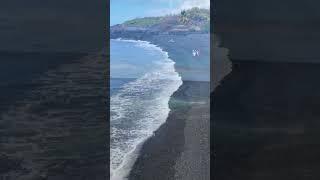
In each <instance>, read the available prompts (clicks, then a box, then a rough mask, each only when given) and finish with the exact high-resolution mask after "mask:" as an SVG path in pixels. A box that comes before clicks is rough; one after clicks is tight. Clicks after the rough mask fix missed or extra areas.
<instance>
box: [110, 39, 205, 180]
mask: <svg viewBox="0 0 320 180" xmlns="http://www.w3.org/2000/svg"><path fill="white" fill-rule="evenodd" d="M197 36H198V37H197ZM199 37H200V38H199ZM208 37H209V35H208V34H196V35H195V34H191V35H163V36H161V37H159V36H148V37H145V38H140V39H136V38H128V39H132V40H138V41H147V42H149V43H151V44H154V45H156V46H158V47H159V48H161V49H162V50H163V51H165V52H167V53H168V55H169V58H170V59H171V60H172V61H174V62H175V70H176V72H178V73H179V75H180V76H181V77H182V81H183V83H182V85H181V86H180V87H179V89H178V90H177V91H175V92H174V93H173V95H171V97H170V101H169V108H170V112H169V115H168V117H167V119H166V121H165V122H164V123H163V124H162V125H161V126H160V127H159V128H158V129H157V130H156V131H155V135H154V136H152V137H149V138H148V139H146V140H145V141H144V143H143V144H142V145H141V149H140V151H139V153H138V157H137V159H136V161H135V163H134V165H133V167H132V169H131V170H130V174H129V176H128V177H127V178H128V179H130V180H134V179H139V180H141V179H146V180H149V179H155V180H156V179H159V180H160V179H166V180H170V179H192V178H202V179H209V177H210V167H209V164H210V160H209V157H210V147H209V132H210V129H209V127H210V126H209V121H210V120H209V114H210V112H209V107H210V103H209V96H210V95H209V94H210V82H209V81H208V80H209V78H210V76H209V75H210V68H209V66H208V70H205V69H200V68H202V66H203V64H200V65H199V67H200V68H199V69H196V68H197V67H196V68H193V67H192V66H193V65H194V64H196V62H199V61H197V59H192V56H191V53H190V54H189V52H191V51H192V49H194V48H195V46H194V45H195V44H196V43H194V41H195V40H197V38H198V39H199V41H203V42H200V43H199V44H201V43H202V44H201V45H202V46H207V45H206V44H205V42H206V41H208V42H209V38H208ZM172 38H177V39H179V40H177V41H179V42H178V45H180V46H183V47H186V48H175V47H174V46H175V44H172V43H169V42H168V41H169V39H172ZM115 39H116V38H115ZM123 39H127V38H123ZM185 39H186V41H193V43H192V44H191V45H190V43H186V42H185ZM186 44H189V45H188V46H186ZM208 49H209V47H208ZM179 50H183V52H175V51H179ZM208 51H209V50H208ZM203 54H206V50H204V51H203ZM207 54H208V56H207V57H208V58H209V57H210V56H209V53H207ZM190 57H191V58H190ZM203 59H205V57H203ZM185 62H187V63H186V64H184V63H185ZM200 62H201V63H202V62H203V61H200ZM208 64H210V62H208ZM194 69H196V70H194ZM193 70H194V71H193ZM199 72H208V74H204V75H203V74H202V73H199ZM199 74H201V75H202V76H201V75H199ZM206 76H207V78H208V79H205V80H203V79H204V77H206ZM192 114H195V115H197V114H201V115H203V116H201V117H195V116H192ZM197 122H202V123H199V125H200V124H201V125H200V126H201V127H200V126H199V127H198V128H199V129H200V133H199V134H198V135H197V136H196V137H194V138H192V136H193V134H197V132H196V128H194V127H192V125H195V124H197ZM191 124H192V125H191ZM190 125H191V126H190ZM199 129H197V130H199ZM172 139H174V141H172ZM196 142H201V144H200V145H199V144H197V145H196V144H194V143H196ZM195 154H196V155H195ZM190 155H191V156H190ZM192 155H193V156H192ZM199 157H200V159H199ZM195 160H198V161H197V162H199V163H198V164H194V163H192V162H194V161H195ZM190 168H192V169H193V170H192V171H190ZM184 175H187V177H184Z"/></svg>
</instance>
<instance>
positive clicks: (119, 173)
mask: <svg viewBox="0 0 320 180" xmlns="http://www.w3.org/2000/svg"><path fill="white" fill-rule="evenodd" d="M115 41H122V42H130V43H134V45H136V46H139V47H141V48H145V49H150V50H153V51H158V52H159V53H162V54H163V56H164V57H163V59H162V61H161V62H158V65H159V67H158V68H156V70H153V71H151V72H148V73H146V74H145V75H144V76H142V77H140V78H138V79H137V80H135V81H133V82H130V83H128V84H126V85H125V86H124V87H123V89H122V90H121V91H120V92H119V93H117V94H116V95H115V96H112V97H111V111H114V112H118V114H117V115H116V116H114V117H113V118H111V132H112V133H111V138H113V139H117V138H119V137H122V136H128V142H121V141H119V142H117V143H118V145H119V147H113V149H111V161H113V162H111V163H114V164H117V163H118V164H117V167H116V168H115V169H112V166H114V164H111V165H110V167H111V168H110V172H111V179H112V180H124V179H127V176H128V175H129V173H130V171H131V168H132V166H133V165H134V162H135V161H136V159H137V157H138V155H139V151H140V149H141V146H142V144H143V143H144V142H145V141H146V140H147V139H148V138H149V137H151V136H152V135H153V132H154V131H156V130H157V129H158V128H159V127H160V126H161V125H162V124H163V123H164V122H165V121H166V119H167V117H168V114H169V112H170V108H169V104H168V103H169V100H170V97H171V95H172V94H173V93H174V92H175V91H176V90H178V88H179V87H180V86H181V85H182V80H181V77H180V75H179V74H178V73H177V72H176V71H175V68H174V64H175V62H174V61H172V60H171V59H170V58H169V56H168V53H167V52H165V51H163V50H162V49H161V48H160V47H158V46H156V45H154V44H151V43H150V42H148V41H140V40H138V41H136V40H122V39H116V40H115ZM150 93H153V94H154V95H155V97H153V98H152V99H144V97H145V96H147V95H148V94H150ZM134 108H137V109H141V108H146V109H145V112H144V113H143V114H142V115H143V116H141V117H139V119H136V120H135V121H134V123H136V124H135V125H136V127H135V129H131V130H129V131H126V132H122V131H121V128H120V129H119V128H118V129H117V128H116V127H112V124H117V123H119V124H121V120H123V119H125V118H126V116H128V115H129V114H133V113H136V111H135V109H134ZM137 109H136V110H137ZM118 121H119V122H118ZM122 123H123V122H122ZM130 138H131V139H130ZM120 139H121V138H120ZM121 148H122V149H121ZM119 157H120V158H119ZM117 158H118V159H117Z"/></svg>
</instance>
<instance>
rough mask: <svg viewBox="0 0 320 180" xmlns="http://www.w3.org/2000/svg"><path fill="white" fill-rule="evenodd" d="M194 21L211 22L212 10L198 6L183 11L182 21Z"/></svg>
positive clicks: (181, 14)
mask: <svg viewBox="0 0 320 180" xmlns="http://www.w3.org/2000/svg"><path fill="white" fill-rule="evenodd" d="M192 21H197V22H209V21H210V11H209V10H208V9H200V8H197V7H195V8H192V9H189V10H183V11H181V13H180V22H182V23H184V24H185V23H188V22H192Z"/></svg>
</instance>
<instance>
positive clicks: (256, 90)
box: [211, 0, 320, 180]
mask: <svg viewBox="0 0 320 180" xmlns="http://www.w3.org/2000/svg"><path fill="white" fill-rule="evenodd" d="M214 3H215V4H214V7H215V8H216V17H214V18H213V19H214V24H215V29H214V32H215V33H216V34H217V36H218V37H219V38H220V40H221V46H222V47H224V48H227V49H228V50H229V56H230V59H231V62H232V72H231V73H230V74H229V75H227V76H226V77H225V78H224V79H223V80H222V81H221V82H220V85H219V86H218V87H216V89H215V91H214V92H213V94H212V101H211V107H212V116H211V126H212V128H211V129H212V131H213V133H212V136H211V140H212V141H211V145H212V146H213V150H214V151H212V152H215V153H212V155H213V156H212V158H211V159H212V161H211V162H212V165H211V168H212V174H211V176H212V177H213V178H214V179H215V180H229V179H230V180H231V179H239V180H248V179H252V180H265V179H266V180H267V179H275V180H278V179H279V180H280V179H281V180H283V179H319V176H320V174H319V171H318V169H319V165H320V160H319V153H318V152H319V149H320V144H319V142H318V137H319V136H320V134H319V131H318V128H319V127H320V124H319V121H318V120H319V113H318V112H319V102H320V99H319V92H320V91H319V88H320V86H319V78H318V77H319V75H320V74H319V72H320V71H319V70H320V65H319V63H318V62H320V60H319V59H320V58H319V55H320V54H319V52H320V51H319V50H318V47H319V44H320V39H319V37H320V33H318V32H319V31H318V27H319V23H318V22H319V17H320V16H319V12H320V11H319V10H318V8H319V2H318V1H314V0H310V1H304V2H300V1H296V0H294V1H285V0H283V1H275V0H271V1H254V0H246V1H241V2H240V1H236V0H225V1H215V2H214ZM215 68H216V67H214V69H215ZM217 68H218V67H217ZM214 155H215V156H214ZM214 158H215V159H214Z"/></svg>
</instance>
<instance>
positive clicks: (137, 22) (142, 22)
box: [123, 17, 164, 27]
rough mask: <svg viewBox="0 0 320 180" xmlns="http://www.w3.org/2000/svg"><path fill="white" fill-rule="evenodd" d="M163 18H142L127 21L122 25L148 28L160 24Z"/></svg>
mask: <svg viewBox="0 0 320 180" xmlns="http://www.w3.org/2000/svg"><path fill="white" fill-rule="evenodd" d="M163 19H164V18H163V17H144V18H137V19H133V20H129V21H126V22H124V23H123V24H124V25H128V26H137V27H150V26H153V25H156V24H159V23H161V22H162V20H163Z"/></svg>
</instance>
